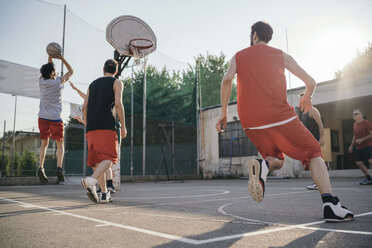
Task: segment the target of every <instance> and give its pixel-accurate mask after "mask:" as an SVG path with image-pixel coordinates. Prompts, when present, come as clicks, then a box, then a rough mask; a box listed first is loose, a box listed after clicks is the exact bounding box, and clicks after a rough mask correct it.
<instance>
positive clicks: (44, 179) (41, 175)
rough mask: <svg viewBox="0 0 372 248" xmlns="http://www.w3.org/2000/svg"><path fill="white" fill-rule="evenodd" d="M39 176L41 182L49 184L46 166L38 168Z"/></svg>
mask: <svg viewBox="0 0 372 248" xmlns="http://www.w3.org/2000/svg"><path fill="white" fill-rule="evenodd" d="M37 176H38V177H39V179H40V182H41V183H42V184H47V183H48V182H49V180H48V178H47V176H46V175H45V172H44V168H41V167H40V168H39V169H38V170H37Z"/></svg>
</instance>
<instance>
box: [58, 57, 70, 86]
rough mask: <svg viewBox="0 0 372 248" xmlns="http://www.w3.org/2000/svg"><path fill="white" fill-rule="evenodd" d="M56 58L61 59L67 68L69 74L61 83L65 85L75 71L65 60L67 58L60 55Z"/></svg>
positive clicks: (64, 76)
mask: <svg viewBox="0 0 372 248" xmlns="http://www.w3.org/2000/svg"><path fill="white" fill-rule="evenodd" d="M56 58H57V59H60V60H61V61H62V63H63V64H64V65H65V66H66V68H67V73H66V74H65V75H63V77H62V78H61V83H62V84H64V83H65V82H67V81H68V80H69V79H70V77H71V76H72V74H73V73H74V71H73V70H72V68H71V66H70V64H69V63H68V62H67V61H66V60H65V58H64V57H63V56H62V55H58V56H57V57H56Z"/></svg>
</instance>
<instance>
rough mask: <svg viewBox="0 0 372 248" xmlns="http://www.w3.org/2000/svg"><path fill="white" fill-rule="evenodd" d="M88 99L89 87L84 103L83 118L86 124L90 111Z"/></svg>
mask: <svg viewBox="0 0 372 248" xmlns="http://www.w3.org/2000/svg"><path fill="white" fill-rule="evenodd" d="M88 100H89V89H88V91H87V95H86V97H85V99H84V104H83V109H82V111H83V119H84V121H85V125H86V124H87V111H88Z"/></svg>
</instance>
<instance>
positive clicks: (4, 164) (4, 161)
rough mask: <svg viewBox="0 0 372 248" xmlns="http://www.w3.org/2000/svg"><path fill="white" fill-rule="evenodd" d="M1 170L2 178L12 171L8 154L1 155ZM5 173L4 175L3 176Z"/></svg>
mask: <svg viewBox="0 0 372 248" xmlns="http://www.w3.org/2000/svg"><path fill="white" fill-rule="evenodd" d="M0 169H1V174H2V175H1V176H6V175H7V173H8V172H9V169H10V164H9V155H8V154H7V153H4V154H0ZM3 173H4V174H3Z"/></svg>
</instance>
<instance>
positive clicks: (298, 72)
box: [283, 53, 316, 113]
mask: <svg viewBox="0 0 372 248" xmlns="http://www.w3.org/2000/svg"><path fill="white" fill-rule="evenodd" d="M283 57H284V66H285V68H287V69H288V71H290V72H291V73H293V74H294V75H295V76H297V77H298V78H299V79H301V80H302V81H303V82H304V83H305V85H306V90H305V94H304V95H303V96H302V97H301V99H300V104H299V107H300V108H301V111H302V110H304V113H307V112H309V110H310V109H311V107H312V103H311V97H312V95H313V94H314V91H315V84H316V82H315V80H314V79H313V78H312V77H311V76H310V75H309V74H307V72H306V71H305V70H304V69H302V68H301V67H300V66H299V65H298V64H297V62H296V61H295V60H294V59H293V58H292V57H291V56H290V55H288V54H286V53H283Z"/></svg>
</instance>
